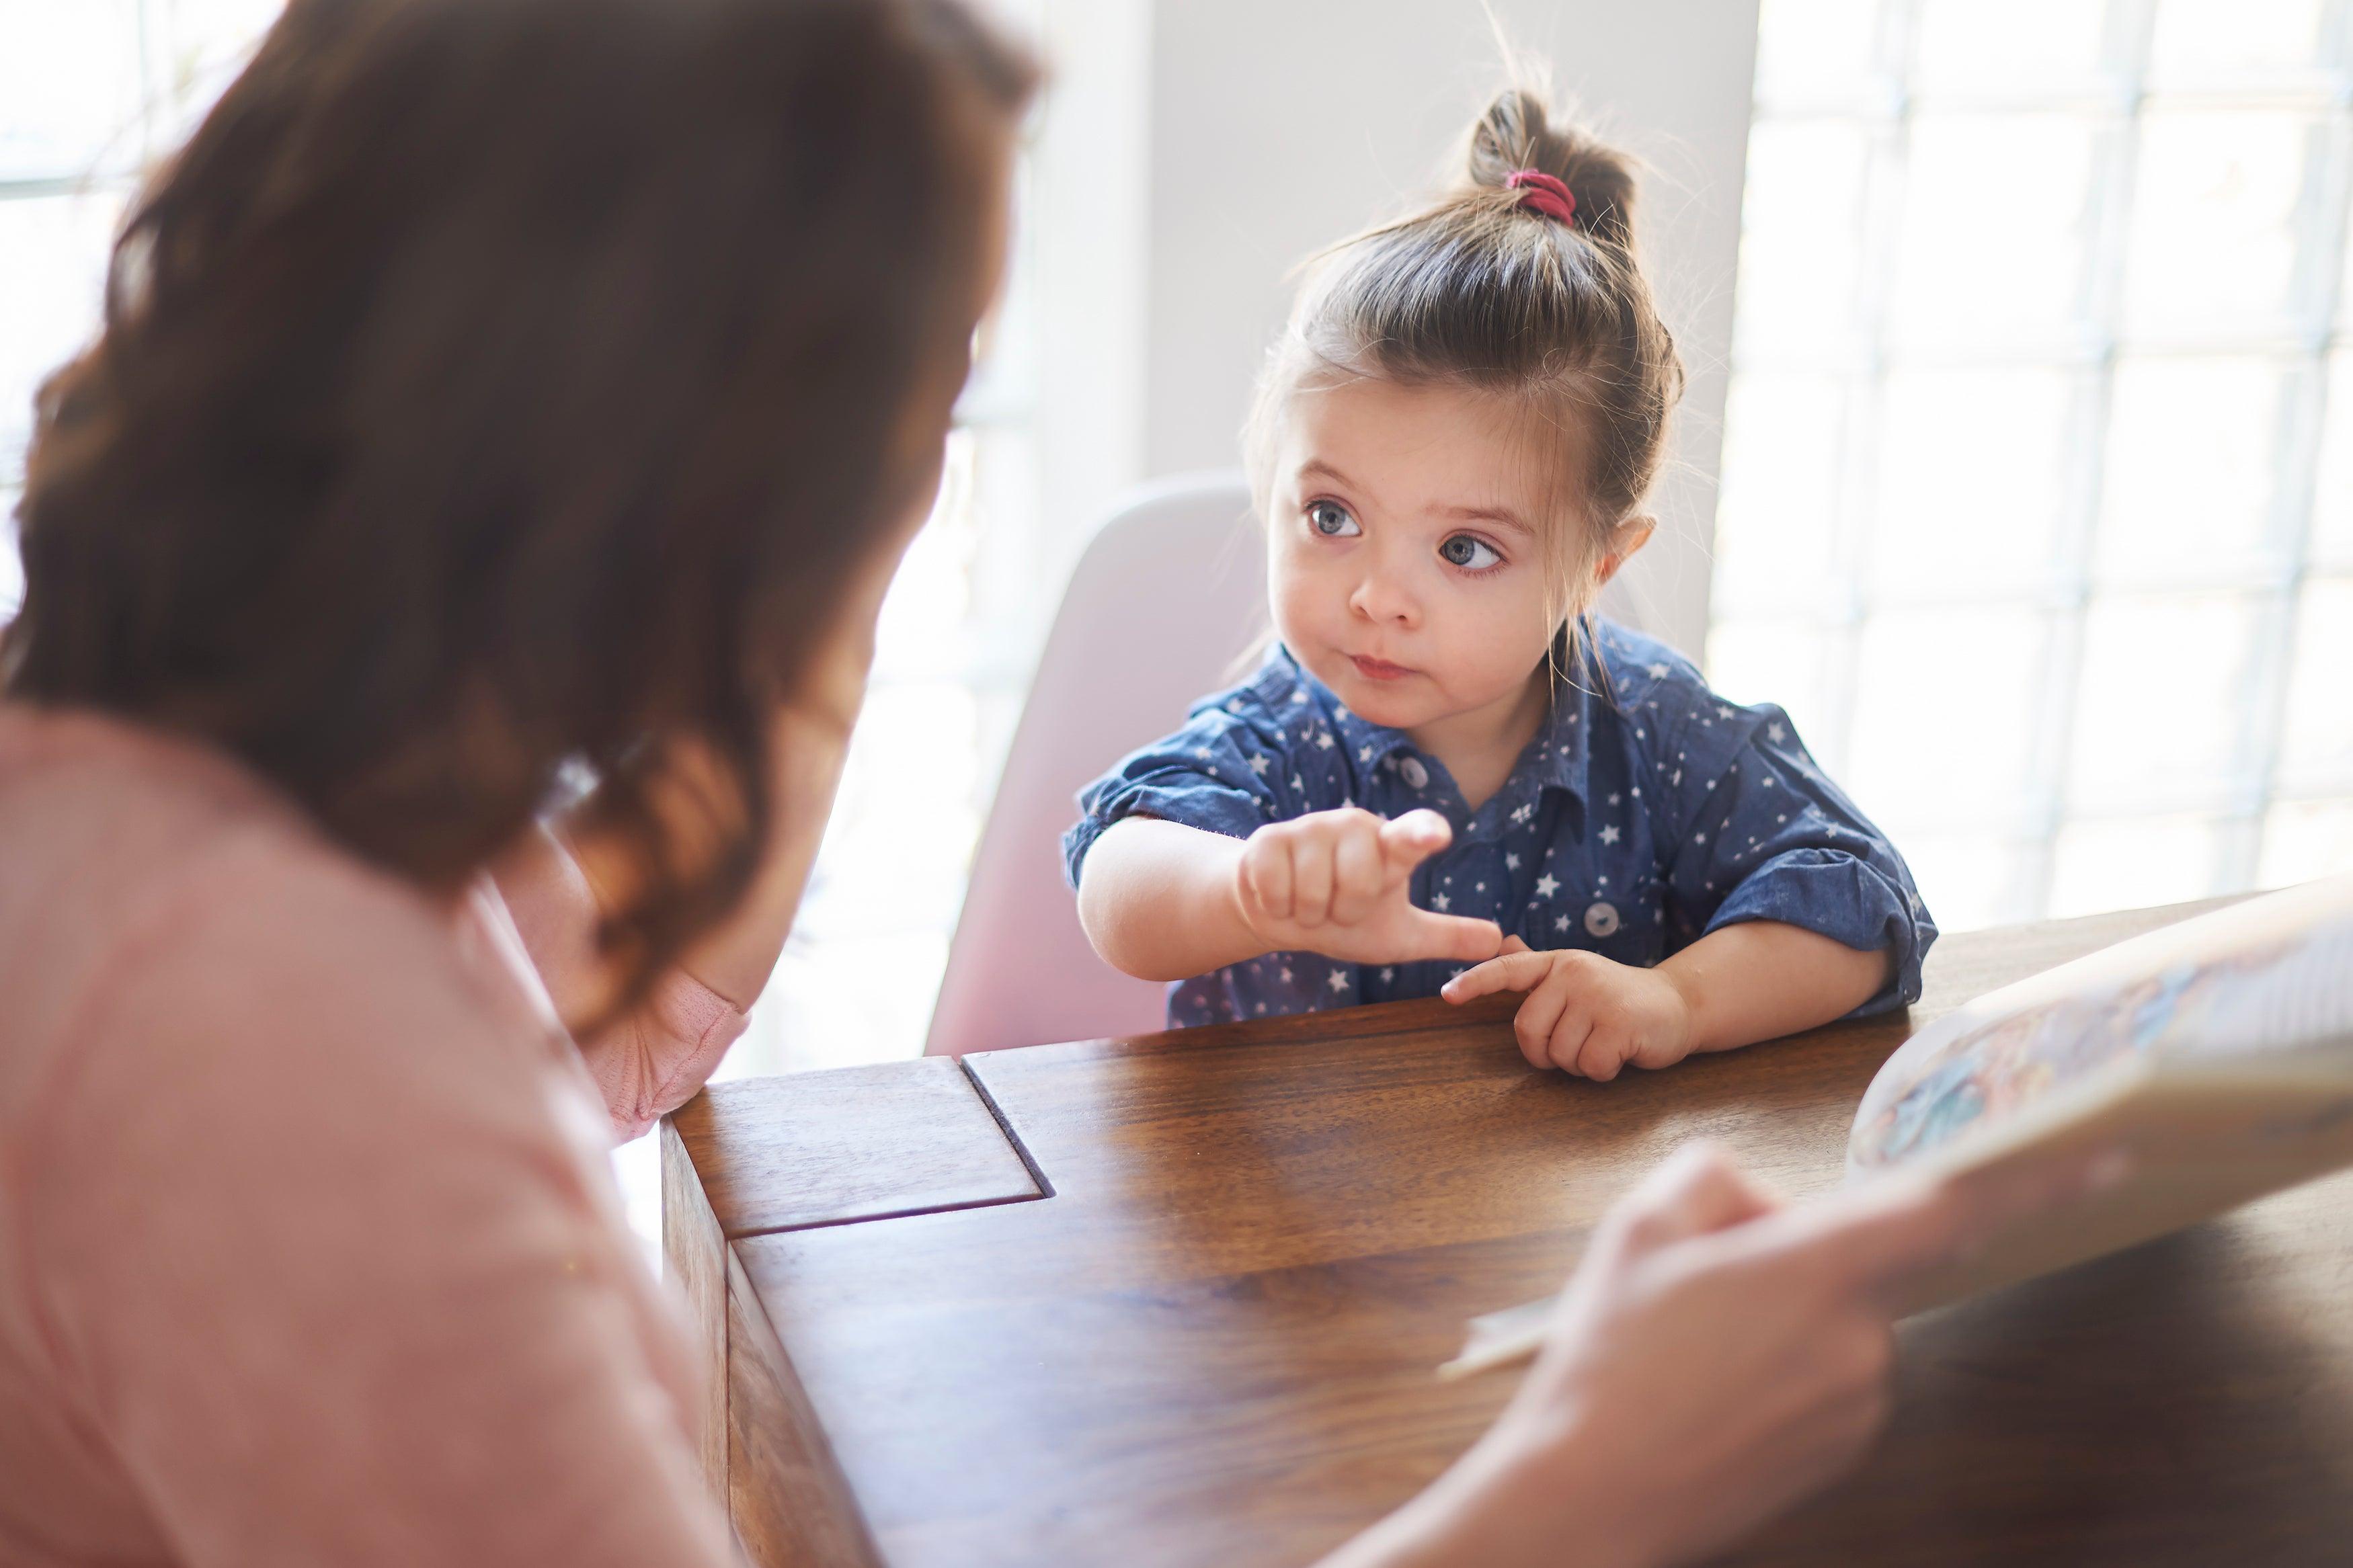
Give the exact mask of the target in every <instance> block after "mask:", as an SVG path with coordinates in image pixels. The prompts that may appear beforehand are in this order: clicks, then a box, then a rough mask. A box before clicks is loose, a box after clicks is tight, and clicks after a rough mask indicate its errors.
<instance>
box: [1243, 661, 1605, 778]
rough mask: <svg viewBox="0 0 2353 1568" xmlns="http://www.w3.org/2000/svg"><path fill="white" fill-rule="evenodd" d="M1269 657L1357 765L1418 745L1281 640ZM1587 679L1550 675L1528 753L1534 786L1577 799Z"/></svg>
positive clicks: (1582, 774)
mask: <svg viewBox="0 0 2353 1568" xmlns="http://www.w3.org/2000/svg"><path fill="white" fill-rule="evenodd" d="M1274 657H1275V659H1276V660H1277V661H1278V662H1279V663H1281V665H1282V667H1283V668H1284V670H1285V671H1286V672H1287V673H1288V674H1289V676H1290V682H1289V683H1288V684H1291V685H1292V686H1293V689H1297V690H1301V691H1304V692H1306V693H1308V700H1310V701H1311V702H1312V703H1314V706H1315V707H1316V708H1318V709H1319V710H1322V712H1323V715H1324V718H1325V720H1326V721H1328V722H1329V723H1330V724H1331V726H1332V728H1333V729H1334V731H1336V732H1337V733H1338V734H1339V737H1340V739H1341V741H1342V742H1344V743H1345V745H1346V746H1347V748H1348V754H1349V756H1350V757H1352V758H1354V759H1355V760H1356V766H1357V768H1358V770H1359V771H1363V770H1366V769H1370V768H1377V767H1379V766H1380V765H1381V764H1382V763H1383V762H1384V761H1386V760H1387V759H1388V757H1389V756H1390V755H1392V754H1393V753H1398V752H1416V751H1418V750H1419V748H1417V747H1416V746H1415V745H1414V743H1413V737H1412V736H1410V735H1409V734H1407V733H1406V732H1405V731H1402V730H1392V729H1390V728H1388V726H1387V725H1385V724H1376V723H1374V722H1373V721H1370V720H1369V719H1366V718H1363V717H1362V716H1360V715H1359V714H1357V713H1356V710H1353V709H1351V708H1349V707H1348V706H1347V705H1346V704H1345V703H1344V702H1342V701H1341V700H1340V699H1339V697H1338V695H1337V694H1336V693H1335V692H1334V691H1333V689H1331V688H1330V687H1328V686H1326V685H1324V683H1323V682H1322V681H1320V680H1318V679H1315V677H1314V675H1313V674H1312V673H1310V672H1309V670H1308V668H1307V667H1306V666H1305V665H1303V664H1301V663H1300V662H1299V660H1298V659H1297V658H1295V657H1293V654H1292V651H1291V650H1290V649H1289V648H1287V647H1283V646H1282V644H1281V643H1277V644H1276V645H1275V652H1274ZM1585 662H1589V660H1588V661H1585ZM1592 685H1593V679H1592V677H1591V675H1590V673H1589V672H1588V671H1585V670H1575V671H1571V670H1564V671H1563V672H1562V673H1561V674H1560V675H1558V676H1556V678H1555V679H1554V681H1553V689H1552V708H1551V710H1549V711H1547V712H1546V714H1545V718H1544V722H1543V724H1542V725H1540V726H1539V727H1538V728H1537V730H1536V739H1537V741H1538V742H1541V749H1540V750H1539V752H1538V753H1537V755H1536V756H1535V758H1534V759H1533V761H1534V764H1535V783H1536V785H1537V788H1538V789H1539V790H1542V789H1558V790H1565V791H1567V793H1568V794H1569V795H1572V796H1574V797H1575V798H1576V800H1577V803H1578V804H1579V805H1582V804H1584V801H1585V778H1586V762H1587V757H1588V750H1587V732H1588V731H1589V730H1590V729H1591V728H1592V724H1593V717H1592V704H1593V701H1594V694H1593V691H1592V689H1591V688H1592ZM1524 754H1525V753H1524ZM1518 783H1519V780H1518V779H1517V778H1514V781H1513V784H1506V785H1504V789H1503V791H1502V792H1501V794H1503V795H1511V794H1513V793H1514V784H1518Z"/></svg>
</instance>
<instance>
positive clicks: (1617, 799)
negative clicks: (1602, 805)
mask: <svg viewBox="0 0 2353 1568" xmlns="http://www.w3.org/2000/svg"><path fill="white" fill-rule="evenodd" d="M1624 798H1625V797H1624V796H1623V795H1617V794H1614V793H1613V794H1612V795H1610V797H1609V804H1610V805H1617V804H1618V803H1619V802H1620V800H1622V799H1624Z"/></svg>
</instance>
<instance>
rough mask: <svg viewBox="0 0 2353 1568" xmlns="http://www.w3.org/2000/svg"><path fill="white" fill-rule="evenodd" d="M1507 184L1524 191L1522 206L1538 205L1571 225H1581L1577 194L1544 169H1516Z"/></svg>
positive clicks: (1558, 219) (1521, 194) (1511, 188)
mask: <svg viewBox="0 0 2353 1568" xmlns="http://www.w3.org/2000/svg"><path fill="white" fill-rule="evenodd" d="M1504 189H1506V190H1513V191H1518V192H1519V193H1520V205H1522V206H1524V207H1534V208H1535V210H1536V211H1538V212H1540V213H1542V214H1544V215H1545V216H1546V217H1548V218H1553V219H1555V220H1556V221H1558V222H1561V223H1565V224H1567V225H1568V226H1570V227H1571V228H1574V227H1576V226H1577V195H1576V193H1575V192H1573V191H1571V190H1570V189H1569V188H1568V187H1567V185H1566V184H1562V183H1561V182H1560V181H1559V180H1557V179H1556V178H1554V177H1553V176H1552V175H1550V174H1546V173H1545V172H1544V171H1543V170H1542V169H1514V170H1513V171H1512V173H1511V177H1510V178H1508V179H1506V180H1505V181H1504Z"/></svg>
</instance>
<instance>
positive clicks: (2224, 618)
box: [1707, 0, 2353, 929]
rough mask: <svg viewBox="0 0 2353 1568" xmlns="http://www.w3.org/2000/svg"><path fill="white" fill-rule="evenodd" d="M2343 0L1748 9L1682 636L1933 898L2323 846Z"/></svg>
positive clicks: (2238, 879)
mask: <svg viewBox="0 0 2353 1568" xmlns="http://www.w3.org/2000/svg"><path fill="white" fill-rule="evenodd" d="M2348 73H2353V12H2348V9H2347V8H2346V7H2345V6H2343V5H2336V4H2329V3H2326V0H2267V3H2266V4H2264V5H2253V6H2250V5H2239V4H2233V3H2231V0H1764V5H1763V7H1762V17H1761V21H1760V30H1759V36H1758V40H1757V100H1756V113H1755V121H1754V125H1753V129H1752V133H1751V140H1750V147H1749V161H1748V181H1747V189H1746V200H1745V206H1744V213H1743V220H1742V243H1741V254H1740V283H1739V294H1738V300H1737V306H1736V321H1737V324H1736V332H1735V344H1734V355H1733V372H1734V374H1733V385H1732V392H1731V398H1730V404H1729V406H1728V408H1727V411H1726V416H1725V456H1724V468H1723V489H1722V504H1721V510H1720V514H1719V521H1718V525H1717V558H1716V566H1715V603H1714V612H1713V624H1712V626H1711V630H1710V634H1709V638H1708V647H1707V656H1708V663H1709V666H1710V668H1711V672H1712V674H1713V675H1714V676H1715V679H1716V680H1717V681H1718V683H1719V684H1721V685H1722V686H1723V687H1724V688H1725V689H1726V690H1727V691H1729V692H1731V693H1733V694H1735V695H1737V696H1740V697H1743V698H1746V699H1749V700H1760V699H1770V700H1778V701H1780V702H1782V703H1784V704H1785V705H1786V706H1788V708H1789V709H1790V710H1791V712H1792V713H1793V714H1794V715H1795V717H1796V718H1797V721H1798V722H1799V727H1800V729H1801V730H1802V731H1803V732H1804V733H1805V734H1806V736H1807V739H1808V740H1809V742H1810V743H1811V744H1812V745H1813V747H1814V749H1815V751H1816V752H1817V753H1818V754H1819V755H1820V758H1821V759H1822V761H1823V763H1825V765H1827V766H1828V767H1829V768H1830V769H1831V771H1832V772H1833V773H1835V774H1836V775H1837V776H1838V777H1839V778H1840V779H1841V781H1843V782H1844V783H1846V784H1848V785H1849V786H1850V787H1851V788H1852V790H1853V791H1854V793H1855V795H1857V797H1858V798H1859V799H1860V801H1861V802H1862V805H1864V806H1865V808H1866V809H1868V810H1870V811H1872V812H1873V813H1874V814H1875V815H1876V816H1878V817H1879V818H1880V819H1881V821H1882V822H1883V824H1884V825H1885V826H1887V827H1888V829H1889V830H1890V831H1891V832H1892V833H1893V834H1894V836H1895V837H1896V838H1897V840H1898V842H1899V843H1901V844H1902V845H1903V846H1904V847H1905V851H1906V853H1907V855H1908V856H1909V857H1910V858H1912V860H1913V864H1914V866H1915V869H1916V870H1917V871H1918V873H1919V876H1920V879H1921V883H1922V886H1923V889H1924V891H1925V893H1926V898H1927V900H1928V904H1929V908H1930V909H1931V910H1933V911H1934V912H1935V913H1936V915H1937V916H1938V918H1939V919H1940V921H1942V922H1943V923H1944V924H1945V925H1946V926H1947V928H1948V929H1957V928H1961V927H1967V926H1973V925H1982V924H1986V923H1989V922H1993V921H2008V920H2020V919H2029V918H2033V917H2036V916H2041V915H2046V914H2049V915H2062V914H2073V913H2078V912H2082V911H2086V910H2098V909H2107V908H2116V907H2122V906H2126V905H2133V904H2145V903H2155V902H2161V901H2166V900H2176V899H2189V898H2196V897H2200V896H2202V895H2206V894H2210V893H2219V892H2224V891H2229V890H2233V889H2241V888H2246V887H2251V886H2258V885H2266V884H2274V883H2279V882H2284V881H2295V880H2301V879H2306V878H2310V877H2315V876H2319V875H2323V874H2326V873H2327V872H2330V871H2333V870H2337V869H2342V868H2353V703H2348V700H2347V699H2346V697H2345V694H2344V691H2343V689H2342V686H2343V683H2344V682H2345V681H2346V680H2347V679H2348V677H2353V339H2348V338H2347V337H2346V335H2345V331H2344V329H2345V325H2346V321H2347V315H2348V310H2353V290H2348V289H2347V287H2346V281H2347V279H2346V271H2347V258H2348V250H2347V246H2346V220H2347V194H2348V184H2353V74H2348Z"/></svg>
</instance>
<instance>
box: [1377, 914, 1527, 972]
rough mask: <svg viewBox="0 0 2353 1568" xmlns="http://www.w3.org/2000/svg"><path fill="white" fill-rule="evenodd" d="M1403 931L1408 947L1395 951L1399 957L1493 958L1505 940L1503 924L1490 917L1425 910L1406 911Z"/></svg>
mask: <svg viewBox="0 0 2353 1568" xmlns="http://www.w3.org/2000/svg"><path fill="white" fill-rule="evenodd" d="M1405 935H1406V941H1407V942H1408V943H1409V951H1407V952H1401V953H1399V954H1398V957H1399V958H1403V959H1416V958H1451V959H1454V960H1457V961H1458V962H1461V963H1478V962H1480V961H1481V960H1482V959H1491V958H1493V957H1494V956H1495V950H1496V949H1497V948H1499V947H1501V946H1502V945H1503V942H1504V931H1503V928H1502V927H1500V926H1498V925H1497V924H1496V923H1495V922H1494V921H1475V920H1472V919H1471V918H1470V917H1469V916H1468V915H1437V914H1432V913H1430V911H1429V910H1411V911H1409V915H1408V918H1407V921H1406V931H1405Z"/></svg>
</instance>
